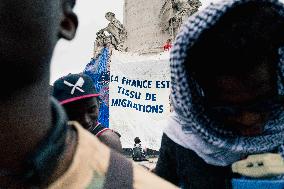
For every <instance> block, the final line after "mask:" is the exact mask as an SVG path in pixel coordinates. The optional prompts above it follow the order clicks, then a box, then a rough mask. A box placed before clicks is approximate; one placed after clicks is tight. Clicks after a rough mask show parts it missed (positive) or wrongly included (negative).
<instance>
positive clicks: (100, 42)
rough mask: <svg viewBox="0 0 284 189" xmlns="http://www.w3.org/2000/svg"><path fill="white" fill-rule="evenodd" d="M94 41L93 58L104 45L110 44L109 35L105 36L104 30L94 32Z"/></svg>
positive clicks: (99, 52)
mask: <svg viewBox="0 0 284 189" xmlns="http://www.w3.org/2000/svg"><path fill="white" fill-rule="evenodd" d="M96 35H97V37H96V41H95V43H94V58H97V57H98V56H99V55H100V54H101V51H102V49H103V48H104V47H106V46H107V45H108V44H111V39H110V36H107V35H106V34H105V32H104V30H100V31H98V32H97V33H96Z"/></svg>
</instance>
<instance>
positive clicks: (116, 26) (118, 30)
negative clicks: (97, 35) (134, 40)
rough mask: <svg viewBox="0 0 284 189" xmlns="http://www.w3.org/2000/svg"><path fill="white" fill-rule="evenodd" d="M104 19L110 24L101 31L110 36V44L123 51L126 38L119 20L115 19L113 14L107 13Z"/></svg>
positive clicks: (124, 30)
mask: <svg viewBox="0 0 284 189" xmlns="http://www.w3.org/2000/svg"><path fill="white" fill-rule="evenodd" d="M105 18H106V19H107V20H108V21H109V22H110V23H109V24H108V26H107V27H106V28H104V29H103V31H107V32H108V33H109V34H110V36H111V44H112V45H113V46H114V47H115V48H116V49H117V50H120V51H123V50H124V42H125V40H126V37H127V32H126V29H125V28H124V26H123V25H122V24H121V22H120V21H119V20H117V19H116V18H115V14H114V13H112V12H107V13H106V15H105Z"/></svg>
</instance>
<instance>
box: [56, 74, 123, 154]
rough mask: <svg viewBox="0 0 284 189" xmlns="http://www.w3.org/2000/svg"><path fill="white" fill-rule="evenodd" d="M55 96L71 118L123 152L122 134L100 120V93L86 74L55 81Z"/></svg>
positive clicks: (105, 142)
mask: <svg viewBox="0 0 284 189" xmlns="http://www.w3.org/2000/svg"><path fill="white" fill-rule="evenodd" d="M53 96H54V97H55V98H56V99H57V100H58V101H59V102H60V104H61V105H63V107H64V109H65V110H66V112H67V115H68V117H69V119H70V120H73V121H78V122H79V123H80V124H81V125H82V126H83V127H84V128H85V129H87V130H88V131H90V132H91V133H92V134H94V135H95V136H97V137H98V138H99V139H100V141H102V142H103V143H104V144H106V145H107V146H109V147H111V148H112V149H115V150H116V151H118V152H122V146H121V142H120V135H119V134H118V133H117V132H114V131H113V130H111V129H109V128H106V127H104V126H103V125H101V124H100V123H99V122H98V115H99V94H97V93H96V90H95V87H94V84H93V81H92V79H91V78H90V77H89V76H87V75H85V74H69V75H67V76H65V77H62V78H60V79H58V80H56V81H55V83H54V89H53Z"/></svg>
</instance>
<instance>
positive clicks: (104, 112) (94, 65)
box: [84, 48, 110, 127]
mask: <svg viewBox="0 0 284 189" xmlns="http://www.w3.org/2000/svg"><path fill="white" fill-rule="evenodd" d="M84 73H85V74H87V75H89V76H90V77H91V78H92V79H93V82H94V86H95V88H96V91H97V92H98V93H100V102H101V104H100V114H99V120H98V121H99V122H100V123H101V124H102V125H104V126H105V127H109V78H110V71H109V49H108V48H104V49H102V52H101V54H100V55H99V57H98V58H96V59H92V60H91V61H90V62H89V63H88V64H87V66H86V67H85V70H84Z"/></svg>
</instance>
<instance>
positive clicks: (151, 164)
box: [133, 158, 158, 170]
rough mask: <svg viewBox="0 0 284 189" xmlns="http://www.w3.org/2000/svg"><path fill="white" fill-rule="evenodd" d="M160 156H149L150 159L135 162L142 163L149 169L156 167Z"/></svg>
mask: <svg viewBox="0 0 284 189" xmlns="http://www.w3.org/2000/svg"><path fill="white" fill-rule="evenodd" d="M157 161H158V158H149V159H148V161H141V162H135V161H133V162H134V163H135V164H138V165H141V166H143V167H145V168H147V169H149V170H152V169H154V168H155V167H156V164H157Z"/></svg>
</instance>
